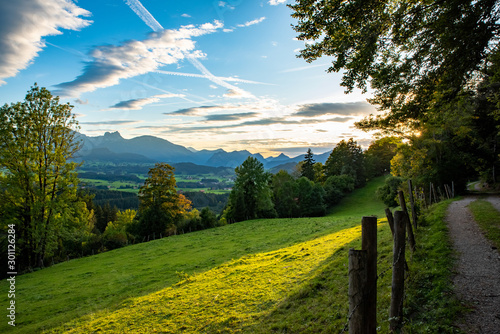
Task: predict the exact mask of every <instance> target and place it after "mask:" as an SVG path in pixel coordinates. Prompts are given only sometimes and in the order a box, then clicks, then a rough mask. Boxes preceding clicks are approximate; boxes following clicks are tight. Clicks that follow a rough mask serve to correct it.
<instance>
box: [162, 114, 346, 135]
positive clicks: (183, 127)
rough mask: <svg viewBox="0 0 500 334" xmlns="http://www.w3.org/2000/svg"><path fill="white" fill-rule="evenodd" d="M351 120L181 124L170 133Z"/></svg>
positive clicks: (279, 119) (274, 119)
mask: <svg viewBox="0 0 500 334" xmlns="http://www.w3.org/2000/svg"><path fill="white" fill-rule="evenodd" d="M350 120H352V117H334V118H329V119H304V120H297V119H291V118H287V117H268V118H261V119H257V120H251V121H245V122H241V123H236V124H226V125H213V126H211V125H208V126H207V125H199V124H200V123H194V124H180V125H174V126H168V131H170V132H176V133H193V132H197V131H220V130H222V129H234V128H244V127H254V126H270V125H278V124H280V125H309V124H324V123H329V122H335V123H345V122H348V121H350ZM228 121H229V120H228Z"/></svg>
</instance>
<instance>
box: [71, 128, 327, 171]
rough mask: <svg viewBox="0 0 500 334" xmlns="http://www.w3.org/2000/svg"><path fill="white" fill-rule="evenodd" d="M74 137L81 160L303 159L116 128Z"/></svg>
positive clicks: (221, 163)
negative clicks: (130, 134) (192, 144)
mask: <svg viewBox="0 0 500 334" xmlns="http://www.w3.org/2000/svg"><path fill="white" fill-rule="evenodd" d="M77 139H78V140H79V141H80V142H81V144H82V148H81V149H80V151H79V152H78V155H77V157H76V158H77V160H83V161H99V162H105V161H109V162H113V163H132V162H133V163H140V162H144V163H154V162H167V163H170V164H175V163H192V164H196V165H202V166H210V167H227V168H235V167H237V166H239V165H241V164H242V163H243V161H245V160H246V159H247V158H248V157H249V156H252V157H254V158H256V159H257V160H259V161H260V162H262V163H263V164H264V167H265V168H266V169H271V168H276V167H277V166H280V165H285V164H286V165H287V168H289V167H290V165H291V164H292V163H295V164H296V163H298V162H299V161H301V160H303V159H304V157H303V155H299V156H297V157H295V158H290V157H288V156H287V155H285V154H283V153H281V154H280V155H279V156H277V157H268V158H264V157H263V156H262V155H261V154H259V153H257V154H252V153H250V152H249V151H246V150H243V151H233V152H226V151H224V150H223V149H217V150H200V151H197V150H194V149H193V148H186V147H184V146H181V145H176V144H174V143H171V142H169V141H168V140H165V139H162V138H158V137H154V136H140V137H135V138H131V139H125V138H123V137H122V136H121V135H120V133H119V132H106V133H105V134H104V135H102V136H96V137H90V136H86V135H84V134H81V133H78V134H77ZM304 154H305V152H304ZM329 154H330V152H327V153H324V154H320V155H317V156H314V159H315V161H317V162H322V163H324V162H325V161H326V159H327V158H328V156H329Z"/></svg>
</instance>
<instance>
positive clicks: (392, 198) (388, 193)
mask: <svg viewBox="0 0 500 334" xmlns="http://www.w3.org/2000/svg"><path fill="white" fill-rule="evenodd" d="M401 183H403V179H402V178H400V177H397V176H392V175H391V176H388V177H387V178H386V179H385V184H384V185H383V186H382V187H379V188H378V189H377V193H376V194H377V198H378V199H380V200H381V201H382V202H384V204H385V205H387V206H388V207H390V208H393V207H396V206H398V202H397V200H396V198H397V196H398V190H399V187H400V186H401Z"/></svg>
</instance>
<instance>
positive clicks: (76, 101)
mask: <svg viewBox="0 0 500 334" xmlns="http://www.w3.org/2000/svg"><path fill="white" fill-rule="evenodd" d="M75 103H78V104H82V105H83V104H89V100H87V99H85V100H81V99H76V100H75Z"/></svg>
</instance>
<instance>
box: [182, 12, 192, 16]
mask: <svg viewBox="0 0 500 334" xmlns="http://www.w3.org/2000/svg"><path fill="white" fill-rule="evenodd" d="M181 16H182V17H191V15H189V14H186V13H184V14H182V15H181Z"/></svg>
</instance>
